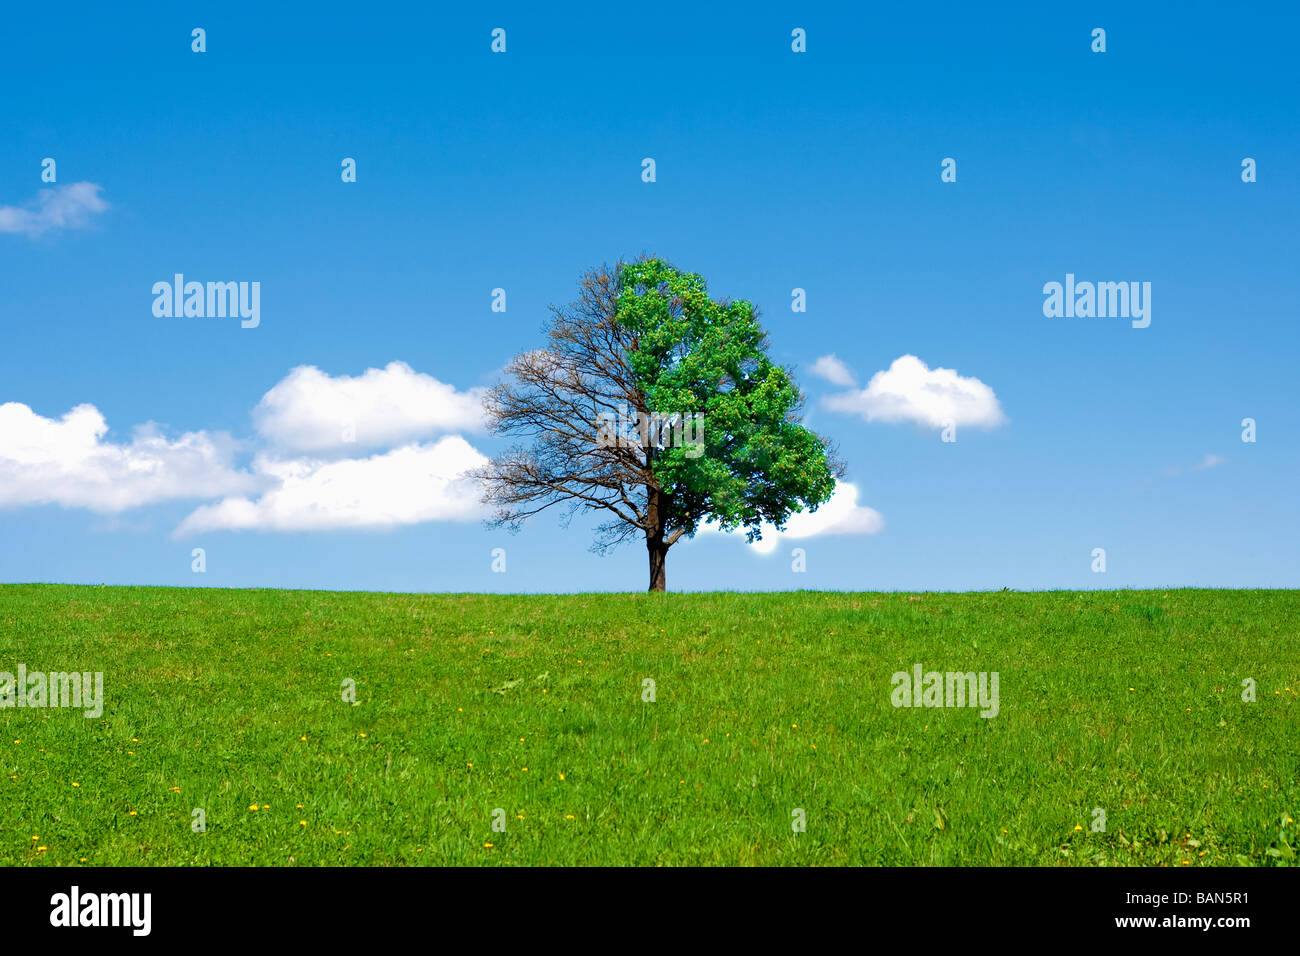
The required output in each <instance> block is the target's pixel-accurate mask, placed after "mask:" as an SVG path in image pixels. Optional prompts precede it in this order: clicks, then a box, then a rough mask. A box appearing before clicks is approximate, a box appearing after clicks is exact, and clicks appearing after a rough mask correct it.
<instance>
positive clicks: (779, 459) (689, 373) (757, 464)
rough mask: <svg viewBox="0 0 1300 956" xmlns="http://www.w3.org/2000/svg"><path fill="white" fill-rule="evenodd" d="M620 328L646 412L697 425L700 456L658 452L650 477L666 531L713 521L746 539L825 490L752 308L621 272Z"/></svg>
mask: <svg viewBox="0 0 1300 956" xmlns="http://www.w3.org/2000/svg"><path fill="white" fill-rule="evenodd" d="M619 289H620V291H619V299H618V321H619V324H620V325H622V326H624V327H625V328H627V329H630V330H632V331H633V332H634V333H635V335H636V337H637V345H636V348H635V349H634V350H632V351H631V352H630V353H629V355H628V357H627V359H628V365H629V367H630V368H631V369H632V371H633V373H634V374H635V376H636V378H637V381H638V384H639V385H640V387H641V388H642V390H643V391H644V393H645V395H646V398H647V402H648V404H649V406H650V409H651V410H652V411H655V412H658V413H660V414H664V415H669V414H679V413H680V414H684V415H694V414H696V413H703V416H704V453H703V454H702V455H692V453H691V451H690V449H688V448H685V447H671V446H670V447H666V448H664V449H663V450H662V451H661V452H660V453H659V454H658V455H657V457H656V458H655V461H654V474H655V477H656V479H657V480H658V481H659V483H660V486H661V487H662V488H663V489H664V490H665V491H666V492H667V493H668V494H669V495H670V496H671V514H670V516H669V523H670V524H671V525H673V526H677V527H686V528H687V529H688V531H692V532H693V531H694V530H695V528H696V527H697V525H698V522H700V521H702V520H707V519H709V518H712V519H716V520H717V521H718V522H719V523H720V524H721V526H722V527H723V528H724V529H726V530H733V529H735V528H738V527H743V528H745V529H746V530H747V532H748V533H749V537H750V538H751V539H752V538H754V537H757V536H758V526H759V524H760V523H761V522H765V521H766V522H771V523H772V524H774V525H775V526H776V527H777V528H781V527H783V526H784V524H785V521H786V519H787V518H788V517H789V516H790V514H791V513H792V512H795V511H799V510H803V509H805V508H807V509H809V510H813V511H815V510H816V509H817V506H818V505H820V504H822V503H824V502H825V501H827V500H828V499H829V498H830V496H831V494H832V492H833V491H834V489H835V471H834V464H833V462H832V461H831V460H830V456H829V454H828V451H827V447H826V445H825V444H824V443H823V441H822V440H821V439H820V438H819V437H818V436H817V435H815V434H814V433H812V432H811V431H809V430H808V429H807V428H805V427H804V426H803V425H802V424H800V423H799V421H798V412H799V408H800V405H801V403H802V396H801V395H800V393H799V389H798V388H797V387H796V385H795V383H794V382H793V380H792V379H791V377H790V374H789V373H788V372H787V371H786V370H785V369H784V368H782V367H781V366H779V365H775V364H773V362H772V361H771V360H770V359H769V358H768V356H767V352H766V343H765V335H764V332H763V329H762V328H761V327H760V326H759V323H758V315H757V312H756V311H755V309H754V307H753V306H752V305H751V304H750V303H748V302H745V301H742V300H735V301H722V302H716V301H714V300H713V299H712V298H711V297H710V296H709V293H708V289H707V288H706V286H705V283H704V279H703V278H701V277H700V276H698V275H695V274H693V273H684V272H680V271H678V270H677V269H674V268H673V267H672V266H670V265H668V264H667V263H665V262H664V261H662V260H660V259H648V260H642V261H639V262H635V263H633V264H631V265H628V266H625V267H624V268H623V271H622V273H621V275H620V276H619Z"/></svg>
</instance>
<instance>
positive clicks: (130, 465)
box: [0, 402, 256, 514]
mask: <svg viewBox="0 0 1300 956" xmlns="http://www.w3.org/2000/svg"><path fill="white" fill-rule="evenodd" d="M107 433H108V423H107V422H106V421H105V420H104V416H103V415H102V414H100V412H99V410H98V409H97V408H95V406H93V405H78V406H77V407H76V408H74V409H72V410H71V411H70V412H68V413H67V414H66V415H64V416H63V417H62V418H61V419H59V420H57V421H56V420H54V419H50V418H45V417H43V416H41V415H38V414H36V413H35V412H33V411H32V410H31V409H30V408H29V407H28V406H26V405H22V404H19V403H18V402H8V403H6V404H4V405H0V507H15V506H24V505H44V504H57V505H62V506H64V507H65V508H87V509H90V510H91V511H96V512H100V513H104V514H112V513H116V512H119V511H124V510H126V509H128V508H135V507H138V506H140V505H145V504H150V503H152V502H156V501H166V500H174V499H184V498H213V497H216V496H218V495H227V494H238V493H241V492H245V491H248V490H250V489H252V488H253V487H255V486H256V482H255V480H254V479H253V478H252V477H251V476H250V475H248V474H246V473H243V472H239V471H236V470H235V468H234V466H233V463H232V462H233V456H234V447H235V446H234V442H232V441H231V440H230V439H229V438H228V437H226V436H224V435H213V434H209V433H206V432H187V433H186V434H184V435H181V436H180V438H178V439H176V440H175V441H169V440H168V439H167V438H165V437H164V436H163V435H162V434H161V433H160V431H159V430H158V429H157V427H155V426H152V425H147V426H142V427H140V428H137V429H136V431H135V435H134V437H133V438H132V440H131V442H130V443H129V444H115V443H112V442H106V441H104V436H105V435H106V434H107Z"/></svg>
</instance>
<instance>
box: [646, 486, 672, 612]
mask: <svg viewBox="0 0 1300 956" xmlns="http://www.w3.org/2000/svg"><path fill="white" fill-rule="evenodd" d="M664 505H665V502H664V493H663V492H662V491H660V490H659V489H658V488H649V489H647V496H646V531H645V546H646V550H647V551H648V552H650V590H651V591H661V592H662V591H667V590H668V571H667V566H666V565H667V558H668V545H666V544H664V511H665V510H666V509H665V507H664Z"/></svg>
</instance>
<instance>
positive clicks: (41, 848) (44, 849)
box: [36, 846, 49, 853]
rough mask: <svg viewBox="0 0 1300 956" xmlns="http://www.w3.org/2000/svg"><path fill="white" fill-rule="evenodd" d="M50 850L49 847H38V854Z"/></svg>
mask: <svg viewBox="0 0 1300 956" xmlns="http://www.w3.org/2000/svg"><path fill="white" fill-rule="evenodd" d="M48 849H49V847H47V846H38V847H37V848H36V852H37V853H44V852H45V851H46V850H48Z"/></svg>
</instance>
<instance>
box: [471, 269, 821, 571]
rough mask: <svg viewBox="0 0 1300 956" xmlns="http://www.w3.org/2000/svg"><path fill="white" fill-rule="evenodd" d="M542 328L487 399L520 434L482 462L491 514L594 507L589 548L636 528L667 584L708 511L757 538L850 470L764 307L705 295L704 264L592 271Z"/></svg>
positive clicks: (500, 517)
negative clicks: (540, 341)
mask: <svg viewBox="0 0 1300 956" xmlns="http://www.w3.org/2000/svg"><path fill="white" fill-rule="evenodd" d="M544 332H545V334H546V337H547V345H546V347H545V348H542V349H539V350H536V351H531V352H524V353H523V354H521V355H518V356H516V357H515V358H514V359H513V360H512V361H511V362H510V364H509V365H507V366H506V369H505V372H506V375H507V377H508V381H506V382H503V383H501V384H499V385H497V386H496V387H494V388H493V389H491V390H490V391H489V393H488V395H487V397H486V399H485V408H486V411H487V417H488V422H489V425H490V427H491V429H492V430H493V431H494V432H495V433H496V434H498V435H503V436H509V437H512V438H515V439H517V440H521V441H527V442H528V445H527V447H525V445H524V444H516V445H515V446H513V447H511V448H510V449H509V450H507V451H506V452H505V453H504V454H502V455H500V456H499V457H497V458H495V459H494V460H493V461H492V462H491V463H490V464H489V465H487V466H486V467H484V468H482V469H479V470H478V471H477V472H476V477H477V478H478V479H480V480H481V481H482V483H483V488H484V493H483V501H484V503H486V504H488V505H491V506H492V507H493V508H494V517H493V519H492V523H493V524H495V525H498V526H507V527H509V528H511V530H517V529H518V528H519V526H520V525H521V524H522V522H524V521H525V520H526V519H527V518H529V517H531V516H532V515H534V514H537V513H538V512H540V511H543V510H545V509H547V508H550V507H552V506H554V505H564V506H567V516H566V519H565V524H566V525H567V523H568V521H569V520H572V517H573V515H574V514H576V513H579V512H582V511H585V510H588V509H591V510H595V511H598V512H601V513H602V514H603V515H604V517H605V519H606V520H605V521H604V523H603V524H601V525H600V526H599V527H598V528H597V536H596V543H595V545H594V546H593V548H594V550H596V551H598V552H605V551H608V550H610V549H612V548H614V547H616V546H617V545H619V544H621V543H622V542H624V541H626V540H627V539H629V538H633V537H640V538H644V540H645V545H646V550H647V552H648V555H649V560H650V590H651V591H663V590H665V589H666V587H667V571H666V560H667V555H668V549H669V548H671V547H672V546H673V545H674V544H676V543H677V542H678V541H680V540H681V539H682V538H683V537H690V536H693V535H694V534H695V532H696V531H698V530H699V528H700V526H701V525H702V524H703V523H705V522H707V521H714V522H717V524H718V525H719V526H720V527H721V528H722V530H724V531H731V530H735V529H737V528H743V529H745V532H746V537H747V538H748V539H749V540H750V541H754V540H757V539H759V538H761V537H762V531H761V525H762V524H763V523H764V522H768V523H771V524H772V525H774V526H775V527H776V528H777V529H781V528H783V527H784V525H785V522H786V520H787V519H788V518H789V516H790V515H791V514H792V513H794V512H796V511H800V510H803V509H805V508H807V509H809V510H813V511H815V510H816V509H817V507H818V506H819V505H821V504H823V503H824V502H825V501H827V500H828V499H829V498H830V496H831V494H832V492H833V491H834V490H835V480H836V478H837V477H840V476H842V475H843V466H842V465H841V464H840V463H839V462H838V461H837V460H836V456H835V453H834V449H833V448H832V447H831V446H830V445H829V443H828V442H826V441H825V440H824V439H822V438H820V437H818V436H817V435H816V434H814V433H813V432H811V431H809V430H808V429H807V428H805V427H804V426H803V425H802V424H800V423H799V412H800V410H801V408H802V405H803V396H802V395H801V394H800V392H799V389H798V388H797V387H796V385H795V383H794V381H793V379H792V377H791V375H790V373H789V372H788V371H787V370H786V369H784V368H782V367H781V366H779V365H775V364H773V363H772V361H771V360H770V359H769V358H768V356H767V352H766V335H765V333H764V332H763V330H762V328H761V327H760V326H759V324H758V311H757V310H756V309H755V308H754V306H753V305H751V304H750V303H748V302H745V301H742V300H734V301H732V300H725V299H724V300H721V301H715V300H713V299H712V298H711V297H710V296H709V294H708V290H707V288H706V286H705V282H704V279H703V278H701V277H700V276H698V275H695V274H691V273H684V272H680V271H678V270H677V269H674V268H673V267H672V266H671V265H669V264H668V263H666V262H664V261H663V260H661V259H653V258H642V259H638V260H637V261H635V262H632V263H619V264H617V265H616V266H614V267H613V268H610V267H608V266H602V267H599V268H596V269H593V270H591V271H589V272H588V273H587V274H586V275H584V276H583V277H582V278H581V280H580V281H579V289H578V296H577V298H576V299H575V300H574V301H573V302H571V303H570V304H569V305H567V306H561V307H556V306H552V308H551V316H550V318H549V320H548V322H547V323H546V326H545V328H544Z"/></svg>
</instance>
